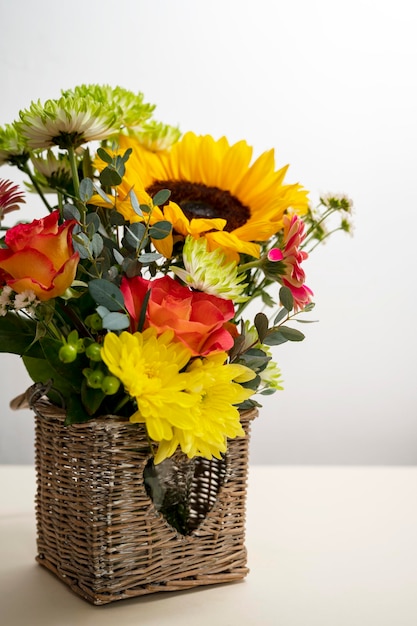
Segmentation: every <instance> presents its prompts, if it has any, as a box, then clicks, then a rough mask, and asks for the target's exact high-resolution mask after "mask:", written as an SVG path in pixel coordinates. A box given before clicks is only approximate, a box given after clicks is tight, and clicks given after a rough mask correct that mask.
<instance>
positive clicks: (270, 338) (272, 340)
mask: <svg viewBox="0 0 417 626" xmlns="http://www.w3.org/2000/svg"><path fill="white" fill-rule="evenodd" d="M286 341H288V339H287V338H286V337H284V335H283V334H282V333H281V331H280V330H272V331H270V332H269V333H268V334H267V336H266V337H265V339H264V343H265V344H266V345H267V346H279V345H281V343H285V342H286Z"/></svg>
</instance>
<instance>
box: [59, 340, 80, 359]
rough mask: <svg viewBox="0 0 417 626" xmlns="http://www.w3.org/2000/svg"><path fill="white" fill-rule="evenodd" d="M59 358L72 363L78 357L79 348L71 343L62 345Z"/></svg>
mask: <svg viewBox="0 0 417 626" xmlns="http://www.w3.org/2000/svg"><path fill="white" fill-rule="evenodd" d="M58 358H59V360H60V361H62V363H72V362H73V361H75V359H76V358H77V348H76V346H73V345H71V344H69V343H66V344H64V345H63V346H61V347H60V349H59V352H58Z"/></svg>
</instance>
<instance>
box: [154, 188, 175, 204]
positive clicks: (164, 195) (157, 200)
mask: <svg viewBox="0 0 417 626" xmlns="http://www.w3.org/2000/svg"><path fill="white" fill-rule="evenodd" d="M170 195H171V192H170V191H169V189H160V190H159V191H157V192H156V194H155V195H154V197H153V198H152V202H153V203H154V205H155V206H162V205H163V204H165V203H166V202H167V200H169V197H170Z"/></svg>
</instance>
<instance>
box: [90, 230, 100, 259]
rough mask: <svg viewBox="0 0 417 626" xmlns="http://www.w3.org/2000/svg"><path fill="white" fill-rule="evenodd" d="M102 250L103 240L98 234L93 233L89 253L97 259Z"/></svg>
mask: <svg viewBox="0 0 417 626" xmlns="http://www.w3.org/2000/svg"><path fill="white" fill-rule="evenodd" d="M102 250H103V238H102V237H101V235H99V234H98V233H95V234H94V235H93V238H92V240H91V251H92V253H93V256H94V258H97V257H98V256H99V255H100V254H101V251H102Z"/></svg>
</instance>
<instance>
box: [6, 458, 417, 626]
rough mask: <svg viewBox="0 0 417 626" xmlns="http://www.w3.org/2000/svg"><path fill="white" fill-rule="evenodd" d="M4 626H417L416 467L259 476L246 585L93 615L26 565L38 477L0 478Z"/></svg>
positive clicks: (284, 470) (144, 600)
mask: <svg viewBox="0 0 417 626" xmlns="http://www.w3.org/2000/svg"><path fill="white" fill-rule="evenodd" d="M0 485H1V494H2V495H1V501H0V555H1V558H0V623H1V624H2V625H4V626H24V625H26V624H28V625H30V626H38V625H39V626H73V625H74V624H82V625H83V626H94V625H95V624H97V625H100V626H115V625H117V626H119V625H120V626H130V625H132V626H133V625H135V626H142V625H151V624H152V626H165V625H168V624H169V625H170V626H173V625H174V626H175V625H177V624H178V625H181V626H188V625H190V626H191V625H193V626H197V625H198V626H205V625H210V626H246V625H251V626H263V625H266V626H416V625H417V489H416V486H417V468H405V467H403V468H400V467H396V468H381V467H373V468H359V467H352V468H347V467H326V468H324V467H279V466H275V467H272V466H271V467H266V466H264V467H261V466H252V467H251V469H250V479H249V497H248V520H247V541H246V545H247V548H248V553H249V567H250V569H251V571H250V573H249V575H248V576H247V578H246V579H245V581H243V582H239V583H234V584H230V583H229V584H226V585H221V586H217V587H201V588H199V589H196V590H193V591H184V592H181V593H167V594H162V593H160V594H154V595H151V596H145V597H141V598H136V599H132V600H122V601H120V602H115V603H112V604H109V605H105V606H99V607H95V606H92V605H90V604H88V603H87V602H86V601H84V600H82V599H81V598H79V597H78V596H76V595H74V594H73V593H72V592H71V591H70V590H69V589H67V587H66V586H65V585H64V584H63V583H61V582H60V581H59V580H57V579H55V577H54V576H53V575H52V574H50V573H49V572H47V571H46V570H45V569H44V568H42V567H40V566H39V565H37V564H36V563H35V561H34V556H35V554H36V547H35V519H34V511H33V508H34V507H33V497H34V490H35V478H34V471H33V468H31V467H22V466H3V467H0Z"/></svg>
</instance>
